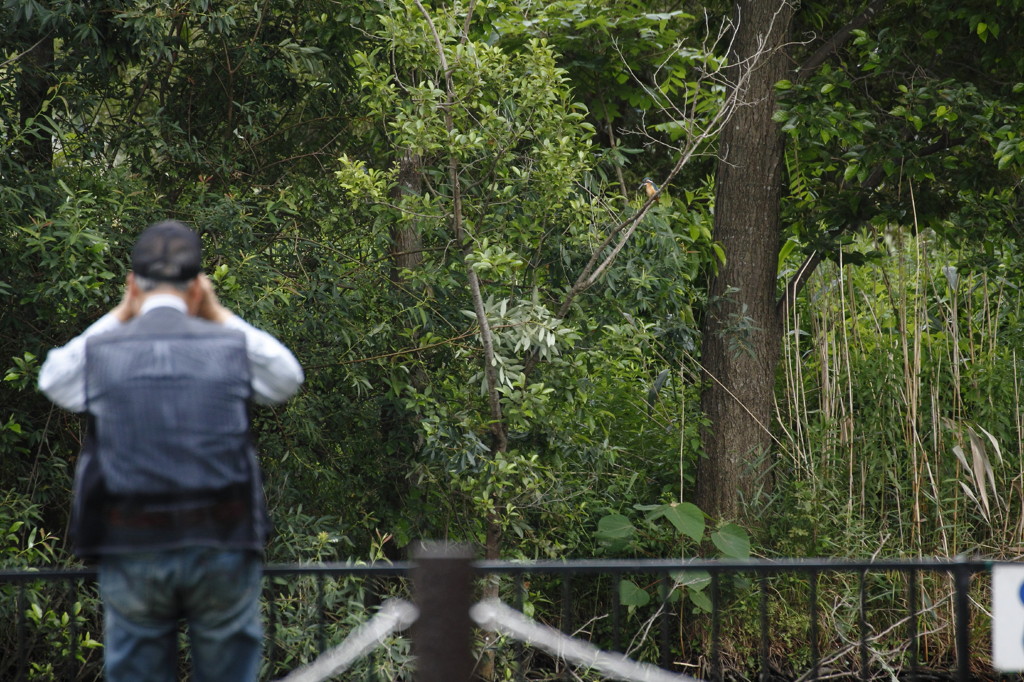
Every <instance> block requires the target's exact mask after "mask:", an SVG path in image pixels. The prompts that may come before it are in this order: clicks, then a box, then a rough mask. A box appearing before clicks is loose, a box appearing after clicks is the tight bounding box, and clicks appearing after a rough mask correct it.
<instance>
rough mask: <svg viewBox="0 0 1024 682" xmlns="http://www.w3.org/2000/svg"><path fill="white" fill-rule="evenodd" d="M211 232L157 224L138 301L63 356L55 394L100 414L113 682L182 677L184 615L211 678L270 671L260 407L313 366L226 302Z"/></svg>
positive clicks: (290, 390)
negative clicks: (218, 288) (252, 428)
mask: <svg viewBox="0 0 1024 682" xmlns="http://www.w3.org/2000/svg"><path fill="white" fill-rule="evenodd" d="M201 263H202V242H201V240H200V238H199V236H198V235H197V234H196V233H195V232H193V231H192V230H190V229H189V228H188V227H186V226H185V225H183V224H181V223H179V222H176V221H165V222H161V223H156V224H154V225H151V226H149V227H148V228H146V230H145V231H144V232H143V233H142V234H141V235H140V236H139V239H138V241H137V242H136V244H135V247H134V249H133V251H132V262H131V273H130V274H129V275H128V278H127V283H126V289H125V294H124V298H123V299H122V301H121V302H120V304H118V305H117V306H116V307H115V308H114V309H113V310H111V311H110V312H109V313H107V314H106V315H105V316H103V317H102V318H101V319H99V320H98V321H97V322H95V323H94V324H93V325H92V326H90V327H89V328H88V329H86V330H85V332H83V333H82V334H81V335H80V336H78V337H76V338H75V339H73V340H72V341H71V342H69V343H68V344H67V345H66V346H63V347H61V348H55V349H53V350H51V351H50V353H49V355H48V356H47V358H46V362H45V363H44V364H43V366H42V369H41V371H40V374H39V387H40V389H41V390H42V391H43V392H44V393H45V394H46V395H47V396H48V397H49V398H50V399H51V400H53V401H54V402H55V403H57V404H58V405H60V406H62V407H65V408H67V409H69V410H72V411H75V412H85V413H86V414H87V416H88V422H89V423H88V434H87V437H86V440H85V443H84V446H83V448H82V453H81V456H80V457H79V461H78V466H77V469H76V472H75V486H74V487H75V489H74V498H75V499H74V502H73V507H72V515H71V539H72V544H73V548H74V551H75V553H76V554H78V555H79V556H80V557H82V558H83V559H86V560H98V572H99V582H100V596H101V598H102V601H103V605H104V623H105V635H104V640H105V666H106V675H107V679H108V680H110V681H111V682H122V681H123V682H146V681H149V680H153V681H160V682H165V681H170V680H174V679H176V671H177V667H178V665H177V638H178V623H179V619H184V620H185V621H186V622H187V623H188V627H189V638H190V642H191V653H192V667H193V671H194V678H195V679H196V680H197V681H198V682H235V681H246V680H256V678H257V674H258V672H259V659H260V651H261V644H262V638H263V636H262V626H261V623H260V619H259V596H260V581H261V577H262V551H263V545H264V542H265V540H266V537H267V530H268V525H269V524H268V520H267V511H266V504H265V501H264V497H263V490H262V485H261V479H260V473H259V466H258V464H257V460H256V453H255V449H254V447H253V444H252V440H251V438H250V435H249V418H248V404H249V402H250V401H252V402H256V403H263V404H272V403H279V402H282V401H284V400H286V399H287V398H289V397H290V396H291V395H292V394H294V393H295V391H296V390H298V388H299V386H300V384H301V383H302V381H303V373H302V368H301V367H300V366H299V363H298V362H297V361H296V359H295V357H294V356H293V355H292V353H291V351H289V350H288V349H287V348H285V347H284V346H283V345H282V344H281V343H280V342H279V341H277V340H276V339H275V338H273V337H272V336H270V335H269V334H267V333H266V332H264V331H261V330H259V329H256V328H254V327H252V326H251V325H249V324H248V323H246V322H244V321H243V320H241V319H240V318H239V317H237V316H235V315H234V314H232V313H231V312H230V311H229V310H228V309H227V308H225V307H224V306H223V305H221V303H220V302H219V300H218V299H217V296H216V294H215V293H214V290H213V286H212V284H211V282H210V280H209V279H208V278H207V277H206V275H205V274H203V273H202V271H201Z"/></svg>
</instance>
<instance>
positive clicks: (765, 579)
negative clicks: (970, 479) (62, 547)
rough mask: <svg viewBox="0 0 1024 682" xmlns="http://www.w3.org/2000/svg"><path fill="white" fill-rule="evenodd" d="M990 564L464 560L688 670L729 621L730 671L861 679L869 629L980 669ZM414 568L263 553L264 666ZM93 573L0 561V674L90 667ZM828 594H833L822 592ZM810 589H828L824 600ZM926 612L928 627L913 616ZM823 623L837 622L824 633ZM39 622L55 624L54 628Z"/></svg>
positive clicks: (289, 654)
mask: <svg viewBox="0 0 1024 682" xmlns="http://www.w3.org/2000/svg"><path fill="white" fill-rule="evenodd" d="M991 565H992V564H991V562H987V561H979V560H966V559H954V560H943V559H921V560H874V561H858V560H836V559H785V560H774V561H772V560H747V561H741V560H737V561H728V560H706V561H705V560H574V561H564V562H555V561H547V562H507V561H478V562H475V564H474V569H475V571H476V574H477V575H478V576H479V577H481V578H488V577H489V578H490V579H491V580H498V582H499V584H500V590H501V596H502V598H503V599H504V600H505V601H506V602H508V603H510V605H512V606H513V607H515V608H517V609H519V610H523V608H524V605H525V604H526V602H527V601H528V600H537V601H541V600H542V601H543V603H544V604H545V608H544V609H543V612H544V614H546V615H545V616H544V619H545V620H546V621H547V622H549V623H550V624H552V625H554V626H556V627H558V628H559V629H560V630H561V631H562V632H565V633H568V634H576V635H578V636H583V637H587V638H589V639H591V641H593V642H594V643H595V644H598V645H599V646H601V647H602V648H604V649H610V650H615V651H625V650H626V649H629V651H628V652H627V653H629V654H630V655H637V656H640V657H646V658H648V659H650V660H651V661H652V662H654V663H656V664H658V665H660V666H661V667H663V668H666V669H669V670H678V671H685V672H687V674H689V675H691V676H698V677H705V678H707V679H710V680H715V681H718V680H724V679H728V678H730V677H737V675H736V674H735V673H737V671H736V670H735V669H734V668H732V667H731V666H734V665H736V659H735V655H730V654H727V652H726V651H724V650H723V645H725V644H727V643H728V645H729V647H730V650H731V652H732V654H734V650H735V648H736V642H737V640H738V639H739V638H741V637H743V636H744V635H741V634H740V633H739V632H733V631H730V632H729V633H728V634H726V633H724V632H723V628H731V627H734V626H736V625H737V623H739V624H740V625H739V626H738V630H739V631H742V632H748V631H754V632H756V635H754V637H753V639H754V640H755V641H751V642H745V643H744V644H743V646H744V647H745V650H747V651H749V652H752V655H751V656H748V657H747V659H746V660H747V663H746V665H747V666H748V667H750V666H752V667H753V668H754V669H753V670H744V671H739V672H740V674H739V676H742V677H745V678H750V677H752V676H756V677H758V678H759V679H760V680H762V681H763V680H767V679H768V678H769V677H779V676H783V677H790V678H793V679H801V680H809V681H811V680H819V679H823V678H825V677H829V678H835V677H846V678H848V679H860V680H869V679H872V678H874V677H876V676H878V675H879V674H880V673H882V672H885V673H886V674H889V673H891V672H892V670H891V665H892V664H891V663H886V665H888V666H890V667H889V669H888V671H886V670H884V669H883V668H884V666H882V667H879V665H878V661H877V660H876V658H875V654H874V653H873V651H872V644H873V642H876V641H878V640H879V639H880V638H881V637H883V636H884V637H885V638H887V639H888V640H890V641H895V642H897V646H898V647H900V648H901V658H900V663H899V665H902V666H905V667H904V668H903V669H901V670H899V671H898V672H899V673H901V674H906V675H908V676H911V677H913V676H915V675H923V673H924V670H923V666H924V665H925V663H926V661H925V660H924V659H925V656H924V652H923V651H922V648H921V645H922V642H923V641H928V640H927V639H926V637H932V638H935V637H938V636H940V635H941V638H942V641H943V642H944V644H942V645H930V646H929V652H928V656H929V658H928V661H927V664H928V667H929V668H930V670H929V673H930V674H931V675H934V674H936V673H938V674H940V675H942V676H949V677H954V678H955V679H957V680H958V681H959V682H967V681H968V680H969V679H972V675H973V676H978V675H981V676H988V673H990V672H991V671H990V670H989V669H988V668H987V666H988V663H987V661H988V657H987V655H986V652H984V651H981V650H980V649H978V650H977V651H976V655H975V656H974V660H972V632H978V633H980V632H984V628H983V627H982V628H979V627H978V624H977V623H972V609H971V600H972V598H973V599H975V600H981V599H984V598H985V597H987V593H986V594H982V593H983V592H984V591H985V589H987V583H986V585H985V586H977V587H975V590H974V594H972V577H973V576H975V575H976V574H979V573H983V572H985V571H987V570H988V569H989V568H990V567H991ZM413 570H415V565H414V564H413V563H412V562H402V563H395V564H387V565H380V564H374V565H348V564H323V565H272V566H268V567H267V568H266V569H265V586H266V587H265V595H264V596H265V616H266V633H267V646H266V657H267V659H268V661H269V662H270V665H269V670H270V675H271V677H277V676H280V674H281V671H283V670H287V669H289V668H290V667H295V666H296V665H298V664H299V663H301V662H303V661H305V660H308V659H309V658H310V657H312V656H315V655H316V654H317V653H318V652H322V651H324V650H325V649H326V648H327V647H328V646H329V645H331V644H334V643H336V641H335V640H336V639H337V636H338V633H339V632H343V631H344V630H345V629H346V628H348V627H349V626H350V625H352V624H353V623H349V622H345V616H346V610H347V609H349V610H350V609H351V608H352V605H353V604H354V603H355V601H353V600H356V599H358V600H360V601H361V602H362V606H363V607H368V608H369V610H370V611H372V608H373V606H374V605H375V603H377V602H378V601H379V599H381V598H383V597H384V596H387V595H404V596H406V597H407V596H408V593H409V588H408V581H407V578H408V576H409V574H410V572H411V571H413ZM694 575H699V576H702V580H703V583H702V587H701V590H700V594H697V593H696V592H695V593H694V595H693V597H701V599H704V598H706V599H707V602H708V603H709V604H710V609H709V610H706V609H701V608H698V607H697V606H696V605H695V604H696V603H697V602H698V601H700V600H697V599H692V598H688V595H687V593H686V589H687V588H685V586H686V585H687V584H691V581H689V580H688V578H687V577H688V576H689V577H692V576H694ZM703 577H706V579H703ZM641 578H643V579H641ZM627 580H629V581H630V584H633V585H636V584H639V585H640V588H639V589H641V590H643V591H644V592H645V593H647V594H648V595H653V596H651V597H650V603H649V604H646V605H643V606H637V605H636V604H637V603H638V602H637V600H635V599H633V600H632V603H633V606H632V607H630V606H623V602H624V601H626V602H627V603H629V602H630V600H629V599H625V598H624V596H623V593H622V589H623V588H622V585H623V581H627ZM786 580H788V582H785V581H786ZM94 581H95V573H94V572H93V571H91V570H35V571H0V597H2V600H3V601H2V602H0V609H2V610H0V614H2V616H3V618H4V619H6V620H5V621H4V622H0V637H2V638H3V639H4V640H6V641H0V651H3V652H4V653H2V654H0V678H2V679H5V680H7V679H10V680H27V679H30V677H31V678H36V679H46V678H47V677H49V678H50V679H89V677H90V675H96V676H98V675H99V665H100V664H99V659H100V658H101V654H100V651H99V649H98V648H95V647H94V648H91V649H89V650H88V651H85V650H84V647H83V643H82V642H83V636H84V633H85V632H87V631H91V632H92V633H93V634H94V636H95V637H96V638H99V628H100V625H99V620H100V619H99V615H98V613H97V612H98V608H99V602H98V598H97V597H96V592H95V585H94ZM926 583H927V584H926ZM478 589H479V588H478ZM839 592H842V593H843V596H837V595H838V594H839ZM880 593H884V594H885V595H886V599H887V601H885V604H884V605H880V598H879V597H878V595H879V594H880ZM701 595H703V596H701ZM922 595H924V598H922ZM823 599H824V600H829V601H827V602H826V603H825V605H826V606H827V607H828V608H827V609H823V602H822V600H823ZM801 600H802V604H797V602H799V601H801ZM641 601H642V600H641ZM780 601H785V604H783V605H780V603H779V602H780ZM557 602H560V603H557ZM837 604H838V605H841V606H842V607H843V609H840V608H838V607H837ZM937 604H945V607H944V608H946V609H947V610H948V617H946V616H943V618H941V619H937V618H936V617H935V612H936V610H937V608H938V606H937ZM76 605H77V606H76ZM781 606H784V607H785V608H786V609H788V611H787V612H788V613H789V614H791V615H792V614H794V613H799V614H803V615H802V616H800V618H801V619H804V618H805V619H806V627H805V628H803V629H804V630H805V632H804V635H805V636H806V638H807V645H806V651H807V655H806V660H805V661H803V662H802V663H793V662H792V661H790V664H789V665H790V668H789V669H788V670H786V671H780V670H778V667H777V665H774V666H773V661H772V657H773V649H775V650H776V652H775V655H776V656H777V655H778V650H779V648H777V647H774V643H775V639H776V638H777V637H778V636H780V635H779V633H778V632H777V630H776V628H778V627H779V623H778V622H777V618H776V616H774V615H773V614H774V613H775V612H777V611H778V610H779V608H780V607H781ZM844 609H845V610H844ZM705 611H706V612H705ZM540 612H541V610H540V609H538V611H537V613H538V617H540V615H539V614H540ZM365 613H366V611H364V612H363V613H361V614H358V615H359V617H363V616H365ZM826 613H827V615H828V622H829V624H830V625H831V626H833V629H832V630H830V631H829V632H825V624H824V620H825V618H824V616H825V615H826ZM879 614H882V615H881V616H879ZM973 615H975V616H977V615H978V614H973ZM353 617H354V616H353ZM878 617H881V618H882V620H881V622H877V620H876V619H877V618H878ZM926 617H927V620H928V627H926V628H922V626H921V621H922V618H926ZM801 622H803V621H802V620H801ZM751 623H753V625H751ZM641 625H642V627H640V626H641ZM836 625H838V626H839V629H841V630H842V632H836V631H834V630H835V627H834V626H836ZM584 626H585V627H584ZM972 626H973V628H974V629H973V630H972ZM47 627H49V631H48V632H45V633H44V631H46V628H47ZM54 629H57V630H61V629H62V632H60V633H57V634H55V633H54V632H53V630H54ZM627 631H628V632H631V633H633V634H634V635H635V634H636V632H637V631H642V632H643V633H646V636H645V637H643V638H642V639H643V641H642V642H641V643H640V644H641V645H640V646H636V644H637V641H636V638H635V637H634V646H633V647H625V646H624V643H625V641H626V640H625V635H626V633H627ZM41 633H44V634H41ZM797 634H799V633H797ZM787 636H792V632H790V633H788V634H787ZM683 640H685V642H684V641H683ZM296 642H301V649H302V651H295V648H296ZM684 645H685V646H684ZM512 648H513V649H514V651H513V652H512V653H511V654H509V660H513V661H514V660H519V661H522V660H523V647H521V646H519V645H512ZM55 649H56V650H55ZM782 649H785V647H782ZM838 649H841V651H837V650H838ZM39 656H44V657H45V658H46V659H47V665H48V666H49V668H47V669H43V670H39V669H34V668H33V665H34V664H35V665H36V666H37V667H38V664H39V661H37V660H34V659H35V658H37V657H39ZM936 661H937V662H938V665H936ZM547 663H548V664H549V665H557V664H556V662H552V661H548V662H547ZM823 666H825V667H824V668H823ZM972 667H973V670H972ZM518 674H519V675H520V678H521V679H522V678H523V676H524V675H525V671H524V670H523V669H520V670H519V672H518Z"/></svg>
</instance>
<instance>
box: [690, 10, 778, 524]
mask: <svg viewBox="0 0 1024 682" xmlns="http://www.w3.org/2000/svg"><path fill="white" fill-rule="evenodd" d="M735 12H736V22H737V25H736V35H735V38H734V43H733V47H732V53H731V55H730V63H731V64H732V66H731V67H730V72H729V76H730V79H731V82H732V84H733V85H732V86H733V88H734V91H735V95H736V108H735V110H734V111H733V113H732V116H731V117H730V119H729V121H728V122H727V123H726V125H725V128H724V130H723V132H722V137H721V141H720V148H719V163H718V174H717V179H716V184H715V226H714V232H715V234H714V238H715V239H716V240H717V241H718V242H719V243H720V244H721V245H722V247H723V249H724V250H725V258H726V262H725V263H724V264H723V265H722V266H721V268H720V270H719V272H718V273H717V275H716V276H714V277H713V278H712V280H711V283H710V288H709V293H708V312H707V316H706V318H705V320H704V328H703V346H702V349H701V357H702V363H703V367H704V371H705V375H704V380H705V384H704V389H703V393H702V395H701V407H702V409H703V411H704V414H705V416H706V417H707V419H708V421H709V424H708V426H707V427H706V428H705V429H704V431H703V434H702V439H703V446H704V453H705V456H704V457H703V458H701V459H700V461H699V462H698V466H697V503H698V505H699V506H700V507H701V509H703V510H704V511H705V512H706V513H708V514H710V515H711V516H714V517H719V518H730V519H741V520H742V519H743V515H744V508H743V504H742V503H743V502H744V500H746V501H749V500H751V499H753V498H754V497H755V496H756V494H757V493H758V492H759V490H762V489H764V488H765V487H770V485H771V482H770V476H769V468H770V460H769V457H768V454H769V450H770V444H771V435H770V433H769V431H768V427H769V420H770V417H771V410H772V400H773V389H774V383H775V382H774V380H775V369H776V365H777V364H778V359H779V347H780V340H781V337H780V333H781V329H780V320H779V317H778V314H777V312H776V276H777V270H778V253H779V244H780V226H779V202H780V199H781V193H782V185H783V163H782V160H783V157H782V153H783V138H782V134H781V132H780V130H779V127H778V125H777V124H776V123H775V122H773V121H772V114H773V113H774V111H775V89H774V85H775V83H776V82H777V81H779V80H781V79H782V78H784V77H785V75H786V72H787V61H786V53H785V44H786V38H787V34H788V29H789V23H790V20H791V18H792V7H791V6H790V5H789V3H788V2H786V0H739V1H738V2H737V3H736V5H735Z"/></svg>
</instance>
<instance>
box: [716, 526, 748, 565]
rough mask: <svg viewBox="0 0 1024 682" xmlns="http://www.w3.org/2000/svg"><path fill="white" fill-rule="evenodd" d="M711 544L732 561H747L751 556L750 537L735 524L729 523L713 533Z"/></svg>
mask: <svg viewBox="0 0 1024 682" xmlns="http://www.w3.org/2000/svg"><path fill="white" fill-rule="evenodd" d="M711 542H713V543H714V544H715V547H717V548H718V551H720V552H721V553H722V554H723V555H724V556H726V557H728V558H730V559H746V558H747V557H749V556H750V536H749V535H747V531H745V530H743V529H742V528H740V527H739V526H737V525H736V524H735V523H727V524H725V525H723V526H722V527H721V528H719V529H718V530H717V531H715V532H713V533H712V534H711Z"/></svg>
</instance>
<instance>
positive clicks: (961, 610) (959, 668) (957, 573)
mask: <svg viewBox="0 0 1024 682" xmlns="http://www.w3.org/2000/svg"><path fill="white" fill-rule="evenodd" d="M956 562H957V563H956V564H955V565H954V566H953V586H954V588H955V591H954V593H953V599H954V600H955V601H954V608H955V614H956V626H955V628H956V679H957V682H969V680H970V679H971V598H970V590H971V574H972V573H973V569H972V568H971V566H969V565H968V564H967V559H966V557H963V556H959V557H957V558H956Z"/></svg>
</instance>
